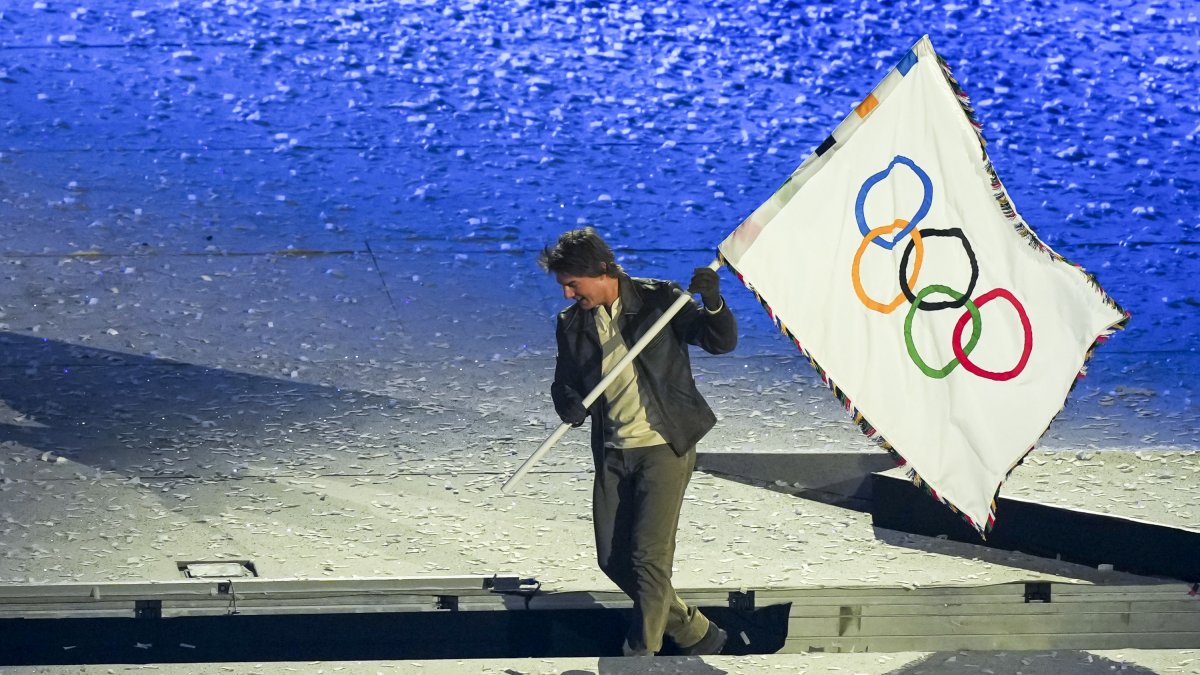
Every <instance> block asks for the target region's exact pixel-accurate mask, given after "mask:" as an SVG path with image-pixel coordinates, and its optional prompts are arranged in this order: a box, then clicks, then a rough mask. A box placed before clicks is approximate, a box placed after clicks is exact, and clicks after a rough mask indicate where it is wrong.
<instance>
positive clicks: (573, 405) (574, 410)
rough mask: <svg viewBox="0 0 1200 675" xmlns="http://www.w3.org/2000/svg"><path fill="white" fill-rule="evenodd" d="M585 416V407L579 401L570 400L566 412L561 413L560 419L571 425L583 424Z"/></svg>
mask: <svg viewBox="0 0 1200 675" xmlns="http://www.w3.org/2000/svg"><path fill="white" fill-rule="evenodd" d="M587 418H588V411H587V408H585V407H583V404H582V403H580V402H579V401H571V402H570V403H569V404H568V408H567V411H566V413H565V414H563V415H562V421H564V422H566V423H567V424H570V425H571V426H573V427H577V426H579V425H581V424H583V423H584V421H585V420H587Z"/></svg>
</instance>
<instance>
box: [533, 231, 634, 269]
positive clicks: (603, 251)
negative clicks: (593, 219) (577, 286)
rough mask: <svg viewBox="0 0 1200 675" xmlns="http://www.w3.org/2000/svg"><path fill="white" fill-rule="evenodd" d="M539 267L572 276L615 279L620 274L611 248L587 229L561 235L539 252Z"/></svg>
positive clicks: (594, 232)
mask: <svg viewBox="0 0 1200 675" xmlns="http://www.w3.org/2000/svg"><path fill="white" fill-rule="evenodd" d="M538 264H539V265H541V266H542V269H544V270H546V271H547V272H552V273H554V274H559V273H562V274H570V275H571V276H573V277H600V276H610V277H615V276H617V273H619V272H620V271H621V266H620V265H618V264H617V259H616V258H615V257H614V256H613V252H612V249H611V248H609V247H608V244H607V243H605V242H604V239H602V238H600V235H598V234H596V231H595V230H593V229H592V228H590V227H582V228H579V229H577V230H569V231H567V232H563V233H562V234H561V235H559V237H558V241H557V242H555V243H554V246H547V247H545V248H543V249H542V254H541V255H539V256H538Z"/></svg>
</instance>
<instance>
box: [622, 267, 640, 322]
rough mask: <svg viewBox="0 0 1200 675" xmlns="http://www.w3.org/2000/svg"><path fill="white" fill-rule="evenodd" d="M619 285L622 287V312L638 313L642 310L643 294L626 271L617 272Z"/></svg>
mask: <svg viewBox="0 0 1200 675" xmlns="http://www.w3.org/2000/svg"><path fill="white" fill-rule="evenodd" d="M617 285H618V286H619V287H620V291H619V293H620V296H621V313H622V314H637V313H638V312H640V311H641V310H642V294H641V293H640V292H639V291H638V287H637V284H635V283H633V279H631V278H630V277H629V275H628V274H625V273H624V272H618V273H617Z"/></svg>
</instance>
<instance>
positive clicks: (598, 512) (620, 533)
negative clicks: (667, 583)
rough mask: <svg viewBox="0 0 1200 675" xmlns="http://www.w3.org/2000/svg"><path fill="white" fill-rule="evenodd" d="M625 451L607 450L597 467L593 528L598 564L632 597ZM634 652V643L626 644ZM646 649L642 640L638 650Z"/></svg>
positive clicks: (630, 501) (630, 492) (630, 511)
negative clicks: (632, 648)
mask: <svg viewBox="0 0 1200 675" xmlns="http://www.w3.org/2000/svg"><path fill="white" fill-rule="evenodd" d="M631 487H632V484H631V482H630V481H629V480H628V476H627V471H626V467H625V457H624V453H622V451H620V450H605V451H604V455H603V456H602V458H601V461H600V463H599V464H598V465H597V466H596V480H595V483H593V485H592V528H593V530H594V532H595V535H596V563H597V564H598V565H599V566H600V571H602V572H604V574H605V575H606V576H607V577H608V578H609V579H611V580H612V582H613V583H614V584H616V585H617V588H620V589H621V590H622V591H624V592H625V594H626V595H628V596H629V597H630V598H634V597H636V593H637V587H636V586H635V584H634V576H633V566H632V565H631V558H632V554H631V552H630V531H631V530H632V523H633V505H634V500H633V490H632V489H631ZM626 647H627V648H626V651H627V652H629V651H630V645H628V643H627V645H626ZM640 649H644V645H641V643H640V641H639V644H638V647H636V648H634V651H638V650H640Z"/></svg>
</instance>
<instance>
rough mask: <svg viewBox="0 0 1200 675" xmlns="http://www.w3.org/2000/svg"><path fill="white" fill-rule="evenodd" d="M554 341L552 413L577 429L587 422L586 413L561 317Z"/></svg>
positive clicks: (576, 367) (551, 390)
mask: <svg viewBox="0 0 1200 675" xmlns="http://www.w3.org/2000/svg"><path fill="white" fill-rule="evenodd" d="M555 339H556V341H557V342H558V356H557V357H556V358H555V360H554V382H553V383H552V384H551V385H550V398H551V399H553V401H554V411H555V412H556V413H558V418H559V419H561V420H562V421H564V422H566V423H567V424H570V425H571V426H573V427H577V426H579V425H581V424H583V423H584V421H585V420H587V417H588V411H587V409H586V408H584V407H583V396H582V395H581V394H580V393H579V391H578V390H577V389H576V387H577V386H578V383H579V380H580V378H579V366H578V365H577V364H575V363H574V360H573V359H572V358H571V354H570V347H569V345H568V344H567V339H566V331H564V330H563V318H562V317H561V316H560V317H558V327H557V329H556V330H555Z"/></svg>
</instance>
